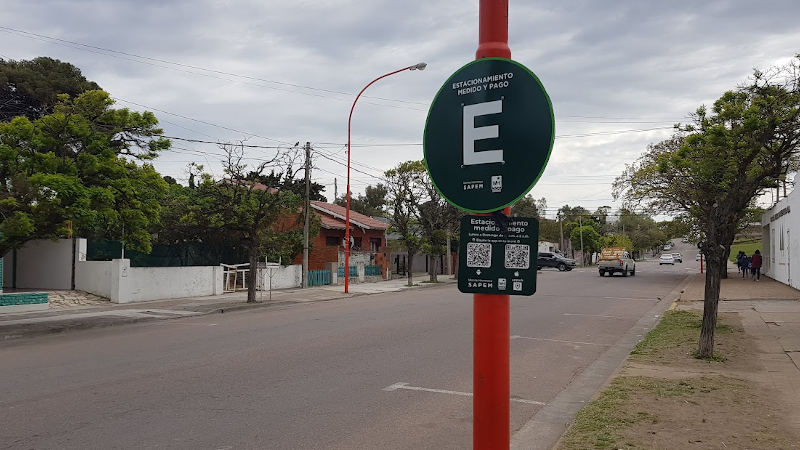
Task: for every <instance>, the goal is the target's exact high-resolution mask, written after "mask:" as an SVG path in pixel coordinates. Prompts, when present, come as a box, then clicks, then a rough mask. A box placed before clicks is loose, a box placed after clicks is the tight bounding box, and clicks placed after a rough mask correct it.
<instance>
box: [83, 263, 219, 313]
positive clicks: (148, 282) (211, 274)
mask: <svg viewBox="0 0 800 450" xmlns="http://www.w3.org/2000/svg"><path fill="white" fill-rule="evenodd" d="M75 289H77V290H80V291H86V292H90V293H92V294H96V295H100V296H102V297H107V298H108V299H110V300H111V301H112V302H114V303H130V302H143V301H148V300H162V299H168V298H182V297H203V296H208V295H220V294H222V267H220V266H196V267H131V266H130V260H128V259H115V260H113V261H79V262H78V263H77V265H76V271H75Z"/></svg>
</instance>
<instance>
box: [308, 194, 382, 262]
mask: <svg viewBox="0 0 800 450" xmlns="http://www.w3.org/2000/svg"><path fill="white" fill-rule="evenodd" d="M311 208H312V210H313V211H314V213H316V214H317V215H318V216H319V217H320V232H319V234H318V235H317V236H315V237H314V238H313V239H312V241H311V242H312V244H311V250H310V251H309V255H308V269H309V270H324V269H328V268H330V265H331V263H335V264H336V265H337V266H344V259H345V255H344V251H345V247H344V235H345V217H346V213H347V211H346V209H345V207H343V206H339V205H334V204H331V203H325V202H319V201H312V202H311ZM387 228H389V225H388V224H386V223H385V222H382V221H380V220H377V219H373V218H372V217H369V216H366V215H364V214H361V213H358V212H355V211H353V210H350V265H351V266H355V265H357V264H359V265H365V266H380V267H381V274H382V275H383V276H384V277H385V276H386V273H387V272H386V271H387V269H388V268H389V257H388V250H387V248H386V229H387ZM302 261H303V255H302V254H301V255H298V256H297V257H295V259H294V261H293V262H294V263H295V264H300V263H302Z"/></svg>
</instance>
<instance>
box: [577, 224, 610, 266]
mask: <svg viewBox="0 0 800 450" xmlns="http://www.w3.org/2000/svg"><path fill="white" fill-rule="evenodd" d="M569 238H570V241H571V242H572V248H574V249H576V250H580V249H581V243H583V247H582V248H583V254H582V257H583V264H584V265H586V264H589V262H590V261H591V256H592V253H595V252H599V251H600V250H601V249H602V248H603V241H602V236H600V233H598V232H597V229H596V228H595V227H593V226H590V225H584V226H582V227H575V228H573V229H572V232H571V233H570V235H569Z"/></svg>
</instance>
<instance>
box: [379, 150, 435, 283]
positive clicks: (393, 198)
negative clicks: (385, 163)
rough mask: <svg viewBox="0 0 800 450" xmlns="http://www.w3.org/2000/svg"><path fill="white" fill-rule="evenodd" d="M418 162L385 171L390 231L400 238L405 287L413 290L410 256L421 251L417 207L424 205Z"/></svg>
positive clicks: (411, 257) (401, 164)
mask: <svg viewBox="0 0 800 450" xmlns="http://www.w3.org/2000/svg"><path fill="white" fill-rule="evenodd" d="M426 173H427V172H426V170H425V165H424V164H423V163H422V161H406V162H404V163H400V164H398V165H397V167H395V168H394V169H391V170H387V171H386V172H385V173H384V175H385V176H386V178H387V183H386V186H387V189H388V192H389V194H388V205H389V224H390V228H389V229H390V231H391V232H393V233H397V234H399V235H400V238H399V242H400V245H402V246H403V248H404V249H405V250H406V253H407V254H408V285H409V286H413V285H414V280H413V276H412V274H411V269H412V268H413V267H414V266H413V263H414V256H415V255H416V254H417V253H419V251H420V250H421V249H422V245H423V242H422V238H421V231H420V224H419V206H418V205H420V204H422V203H423V202H424V199H425V191H424V189H423V188H422V186H421V185H420V180H421V179H422V177H423V176H425V175H426Z"/></svg>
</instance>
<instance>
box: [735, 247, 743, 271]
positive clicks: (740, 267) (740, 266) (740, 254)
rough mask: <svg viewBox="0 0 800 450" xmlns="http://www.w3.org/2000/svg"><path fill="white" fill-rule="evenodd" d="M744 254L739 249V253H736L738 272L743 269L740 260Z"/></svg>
mask: <svg viewBox="0 0 800 450" xmlns="http://www.w3.org/2000/svg"><path fill="white" fill-rule="evenodd" d="M744 256H745V255H744V252H743V251H741V250H739V253H738V254H737V255H736V268H737V269H738V270H739V273H742V271H743V270H744V263H743V262H742V258H743V257H744Z"/></svg>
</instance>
